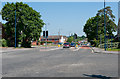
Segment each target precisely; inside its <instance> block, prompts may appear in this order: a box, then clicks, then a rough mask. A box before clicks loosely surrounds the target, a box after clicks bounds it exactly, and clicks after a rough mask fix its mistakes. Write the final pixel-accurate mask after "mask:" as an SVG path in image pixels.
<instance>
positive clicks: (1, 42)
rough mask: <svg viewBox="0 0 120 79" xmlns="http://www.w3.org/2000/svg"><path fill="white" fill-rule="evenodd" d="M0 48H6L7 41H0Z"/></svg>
mask: <svg viewBox="0 0 120 79" xmlns="http://www.w3.org/2000/svg"><path fill="white" fill-rule="evenodd" d="M0 46H1V47H7V41H6V40H5V39H1V40H0Z"/></svg>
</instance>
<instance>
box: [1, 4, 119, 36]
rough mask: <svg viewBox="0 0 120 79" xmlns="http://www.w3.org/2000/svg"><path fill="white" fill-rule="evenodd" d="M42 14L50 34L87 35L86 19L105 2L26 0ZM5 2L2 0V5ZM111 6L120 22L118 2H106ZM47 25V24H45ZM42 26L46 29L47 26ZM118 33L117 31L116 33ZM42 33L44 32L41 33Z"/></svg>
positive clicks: (94, 13)
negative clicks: (85, 31)
mask: <svg viewBox="0 0 120 79" xmlns="http://www.w3.org/2000/svg"><path fill="white" fill-rule="evenodd" d="M24 3H26V4H28V5H29V6H30V7H32V8H33V9H34V10H36V11H37V12H40V14H41V15H42V17H41V19H42V20H43V21H44V22H45V23H46V24H47V25H46V27H47V29H48V31H49V35H58V32H59V31H60V35H65V36H69V35H70V34H71V33H77V34H78V36H82V35H85V33H84V32H83V27H84V25H85V23H86V21H87V20H88V19H89V18H91V17H94V16H95V15H96V13H97V11H98V10H100V9H102V8H103V2H24ZM4 5H5V2H2V7H3V6H4ZM106 6H111V9H112V10H113V14H114V15H115V17H116V19H115V23H116V24H118V2H106ZM44 27H45V26H44ZM44 27H43V28H42V29H43V30H45V28H44ZM114 34H116V33H114ZM41 35H42V33H41Z"/></svg>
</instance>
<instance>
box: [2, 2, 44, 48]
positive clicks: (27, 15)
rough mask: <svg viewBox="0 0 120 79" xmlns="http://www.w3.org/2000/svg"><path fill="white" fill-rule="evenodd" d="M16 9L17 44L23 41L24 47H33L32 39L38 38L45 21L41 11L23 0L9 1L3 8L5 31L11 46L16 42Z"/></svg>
mask: <svg viewBox="0 0 120 79" xmlns="http://www.w3.org/2000/svg"><path fill="white" fill-rule="evenodd" d="M15 10H16V36H17V44H18V42H22V46H23V47H31V41H32V40H38V39H39V37H40V33H41V32H42V29H41V28H42V27H43V25H44V22H43V20H42V19H40V18H41V15H40V13H39V12H37V11H35V10H33V8H32V7H29V6H28V5H27V4H23V3H22V2H20V3H19V2H17V3H7V4H5V6H4V7H3V8H2V19H3V20H6V21H7V22H6V23H5V32H6V38H5V39H6V40H8V42H9V46H14V44H15V42H14V41H15Z"/></svg>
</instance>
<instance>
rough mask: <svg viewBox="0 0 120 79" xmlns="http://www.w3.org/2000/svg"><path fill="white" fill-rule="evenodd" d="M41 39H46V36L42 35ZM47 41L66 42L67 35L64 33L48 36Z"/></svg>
mask: <svg viewBox="0 0 120 79" xmlns="http://www.w3.org/2000/svg"><path fill="white" fill-rule="evenodd" d="M40 41H46V38H43V36H41V37H40ZM47 41H51V42H52V43H54V44H57V43H64V42H66V41H67V37H66V36H62V35H54V36H48V38H47Z"/></svg>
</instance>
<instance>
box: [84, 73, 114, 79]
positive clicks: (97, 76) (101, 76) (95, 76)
mask: <svg viewBox="0 0 120 79" xmlns="http://www.w3.org/2000/svg"><path fill="white" fill-rule="evenodd" d="M83 75H84V76H88V77H92V78H99V79H111V78H112V77H107V76H103V75H94V74H92V75H88V74H83Z"/></svg>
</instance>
